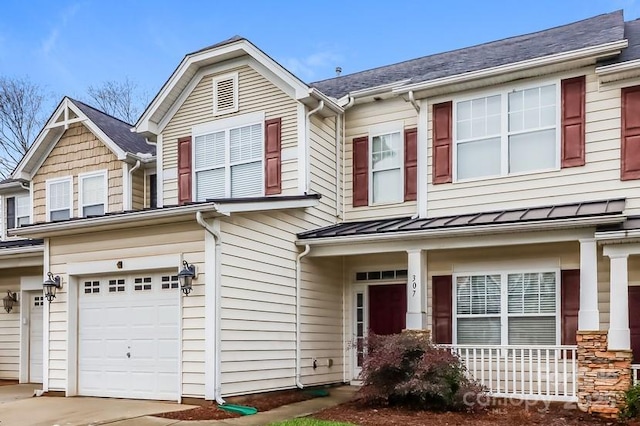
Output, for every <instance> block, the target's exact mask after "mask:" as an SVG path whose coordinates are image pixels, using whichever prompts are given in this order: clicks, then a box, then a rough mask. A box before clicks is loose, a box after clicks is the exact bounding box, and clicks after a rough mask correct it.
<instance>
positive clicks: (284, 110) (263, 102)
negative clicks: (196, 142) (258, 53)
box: [162, 65, 298, 205]
mask: <svg viewBox="0 0 640 426" xmlns="http://www.w3.org/2000/svg"><path fill="white" fill-rule="evenodd" d="M229 72H238V90H239V91H238V104H239V109H238V112H236V113H232V114H226V115H222V116H214V115H213V82H212V80H213V78H215V77H216V75H220V74H210V75H206V76H204V77H203V78H202V79H201V80H200V82H199V83H198V84H197V85H196V87H195V89H194V90H193V92H192V93H191V94H190V95H189V96H188V97H187V99H186V100H185V102H184V103H183V104H182V106H181V107H180V108H179V109H178V111H177V112H176V113H175V115H174V116H173V117H172V118H171V120H170V121H169V123H168V124H167V126H166V127H165V129H164V130H163V132H162V135H163V144H162V150H163V168H164V170H165V172H167V171H171V172H170V174H173V175H174V176H177V174H176V173H175V171H176V170H177V169H176V168H177V161H178V152H177V142H178V138H181V137H184V136H190V135H191V129H192V127H193V126H194V125H197V124H203V123H209V122H213V121H215V120H218V119H224V118H228V117H233V116H236V115H241V114H246V113H250V112H264V113H265V119H266V120H269V119H271V118H278V117H280V118H282V149H283V150H284V149H287V148H296V147H297V144H298V124H297V106H298V104H297V102H296V101H295V100H294V99H292V98H291V97H289V96H288V95H287V94H286V93H284V92H283V91H282V90H280V89H279V88H278V87H276V86H275V85H274V84H273V83H271V82H270V81H269V80H267V79H266V78H265V77H264V76H262V75H261V74H259V73H258V72H257V71H256V70H254V69H253V68H251V67H250V66H247V65H245V66H240V67H238V68H237V69H234V70H231V71H225V72H224V73H222V74H227V73H229ZM297 178H298V174H297V160H295V161H287V162H285V164H283V181H282V189H283V192H282V194H283V195H295V194H297V193H298V182H297ZM177 202H178V186H177V180H176V179H165V181H164V204H165V205H169V204H177Z"/></svg>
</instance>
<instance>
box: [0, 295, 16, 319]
mask: <svg viewBox="0 0 640 426" xmlns="http://www.w3.org/2000/svg"><path fill="white" fill-rule="evenodd" d="M14 303H18V295H17V294H16V293H12V292H11V290H7V295H6V296H5V297H3V298H2V306H4V310H5V311H7V313H9V312H11V310H12V309H13V304H14Z"/></svg>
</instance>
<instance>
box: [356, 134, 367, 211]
mask: <svg viewBox="0 0 640 426" xmlns="http://www.w3.org/2000/svg"><path fill="white" fill-rule="evenodd" d="M367 205H369V137H368V136H363V137H360V138H354V139H353V207H360V206H367Z"/></svg>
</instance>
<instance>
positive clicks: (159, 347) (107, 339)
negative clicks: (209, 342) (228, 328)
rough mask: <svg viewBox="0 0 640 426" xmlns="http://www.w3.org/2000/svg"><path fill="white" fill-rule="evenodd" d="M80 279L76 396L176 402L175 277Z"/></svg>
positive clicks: (177, 320) (177, 293)
mask: <svg viewBox="0 0 640 426" xmlns="http://www.w3.org/2000/svg"><path fill="white" fill-rule="evenodd" d="M78 281H79V285H80V286H79V294H78V394H79V395H85V396H100V397H116V398H135V399H156V400H178V399H179V394H180V390H179V389H180V387H179V342H180V297H181V296H180V289H179V284H178V279H177V276H175V275H171V274H170V273H165V274H162V273H138V274H134V275H124V276H101V277H82V278H81V279H79V280H78Z"/></svg>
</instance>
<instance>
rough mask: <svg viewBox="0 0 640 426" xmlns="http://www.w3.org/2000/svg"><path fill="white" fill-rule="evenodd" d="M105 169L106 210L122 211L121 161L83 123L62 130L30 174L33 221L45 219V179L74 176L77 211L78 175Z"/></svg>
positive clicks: (74, 209) (74, 199) (76, 212)
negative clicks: (107, 192) (51, 148)
mask: <svg viewBox="0 0 640 426" xmlns="http://www.w3.org/2000/svg"><path fill="white" fill-rule="evenodd" d="M100 170H107V171H108V178H107V182H108V187H109V196H108V203H109V205H108V207H107V210H108V211H112V212H113V211H121V210H122V162H121V161H119V160H118V159H117V158H116V156H115V155H114V154H113V153H112V152H111V151H110V150H109V149H108V148H107V147H106V146H105V145H104V144H103V143H102V142H101V141H100V140H98V138H96V136H95V135H94V134H93V133H91V132H90V131H89V129H87V128H86V127H85V126H84V125H82V124H80V123H74V124H72V125H70V126H69V129H68V130H66V131H65V133H64V134H63V135H62V137H61V138H60V140H59V141H58V143H57V144H56V146H55V147H54V148H53V150H52V151H51V153H50V154H49V156H48V157H47V158H46V160H45V161H44V163H43V164H42V166H40V168H39V169H38V171H37V172H36V174H35V176H34V177H33V182H32V185H33V216H34V218H33V219H34V223H37V222H44V221H46V220H47V214H46V181H47V179H52V178H60V177H65V176H73V208H72V213H71V216H75V217H77V216H79V214H78V174H80V173H87V172H92V171H100Z"/></svg>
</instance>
